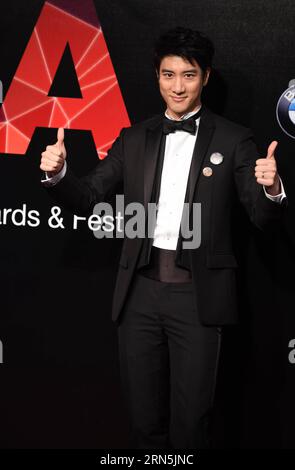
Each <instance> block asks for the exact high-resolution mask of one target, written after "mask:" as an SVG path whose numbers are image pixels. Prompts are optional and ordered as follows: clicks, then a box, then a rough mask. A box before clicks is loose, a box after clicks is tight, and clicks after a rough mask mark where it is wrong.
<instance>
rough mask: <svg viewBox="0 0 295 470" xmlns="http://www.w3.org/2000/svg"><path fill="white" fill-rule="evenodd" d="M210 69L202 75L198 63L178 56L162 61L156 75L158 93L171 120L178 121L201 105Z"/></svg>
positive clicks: (168, 57)
mask: <svg viewBox="0 0 295 470" xmlns="http://www.w3.org/2000/svg"><path fill="white" fill-rule="evenodd" d="M209 74H210V69H207V71H206V72H205V73H203V71H202V69H201V67H200V66H199V65H198V63H197V62H196V61H195V60H193V64H191V63H190V62H189V61H188V60H186V59H183V58H182V57H179V56H166V57H164V58H163V59H162V61H161V64H160V69H159V74H158V79H159V87H160V92H161V95H162V97H163V99H164V100H165V102H166V104H167V111H168V114H169V116H170V117H172V118H173V119H179V118H180V117H181V116H182V115H183V114H186V113H188V112H190V111H194V109H195V108H196V107H197V106H199V105H200V104H201V93H202V89H203V86H205V85H206V84H207V82H208V78H209Z"/></svg>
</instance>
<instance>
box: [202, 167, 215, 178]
mask: <svg viewBox="0 0 295 470" xmlns="http://www.w3.org/2000/svg"><path fill="white" fill-rule="evenodd" d="M212 173H213V170H212V168H210V166H205V168H203V175H204V176H211V175H212Z"/></svg>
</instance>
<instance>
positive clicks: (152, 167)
mask: <svg viewBox="0 0 295 470" xmlns="http://www.w3.org/2000/svg"><path fill="white" fill-rule="evenodd" d="M161 137H162V119H160V120H159V121H158V122H157V123H156V124H154V125H153V126H152V127H150V128H148V129H147V137H146V148H145V152H144V207H145V209H146V210H147V207H148V203H149V202H150V200H151V194H152V189H153V182H154V179H155V173H156V168H157V161H158V157H159V153H160V144H161Z"/></svg>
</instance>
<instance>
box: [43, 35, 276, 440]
mask: <svg viewBox="0 0 295 470" xmlns="http://www.w3.org/2000/svg"><path fill="white" fill-rule="evenodd" d="M213 53H214V48H213V45H212V43H211V41H210V40H209V39H208V38H206V37H204V36H203V35H201V34H200V33H199V32H197V31H194V30H191V29H186V28H176V29H173V30H170V31H168V32H167V33H165V34H163V35H162V36H161V37H160V38H159V40H158V41H157V43H156V47H155V68H156V73H157V77H158V83H159V88H160V92H161V95H162V97H163V99H164V101H165V103H166V112H165V115H160V116H156V117H154V118H152V119H149V120H146V121H144V122H142V123H139V124H136V125H133V126H131V127H130V128H125V129H122V131H121V133H120V135H119V137H118V138H117V139H116V141H115V142H114V144H113V146H112V148H111V149H110V151H109V152H108V155H107V157H106V158H105V159H104V160H103V161H101V162H99V163H98V164H97V166H96V167H95V168H94V169H93V171H91V173H90V174H89V175H87V176H86V177H83V178H77V177H76V176H75V175H74V174H73V172H72V171H71V168H70V165H67V164H66V148H65V144H64V132H63V129H59V130H58V140H57V142H56V144H54V145H49V146H48V147H47V148H46V150H45V151H44V152H43V153H42V159H41V165H40V167H41V169H42V170H43V171H45V172H46V179H44V180H43V184H44V186H46V187H47V188H48V191H49V193H50V194H51V195H52V196H53V197H54V198H55V199H56V200H57V201H58V202H59V203H61V204H63V205H64V206H65V207H67V208H68V209H70V210H71V211H73V212H75V213H81V214H91V211H92V210H93V207H94V206H95V204H96V203H97V202H101V201H105V200H107V199H108V198H109V197H110V195H111V194H112V191H114V188H115V187H116V184H117V183H118V182H119V181H122V180H123V182H124V196H125V204H126V205H127V204H129V203H132V202H139V203H141V204H142V205H143V206H144V208H145V209H146V212H147V208H148V204H149V203H155V204H157V211H156V220H155V225H154V230H153V233H152V237H148V236H145V237H143V238H139V237H138V238H128V237H127V236H126V237H125V239H124V244H123V248H122V254H121V257H120V261H119V270H118V277H117V283H116V287H115V293H114V299H113V314H112V318H113V320H114V321H115V323H116V325H117V327H118V338H119V354H120V370H121V378H122V385H123V390H124V394H125V396H126V400H127V403H128V409H129V413H130V424H131V431H132V436H133V443H132V446H134V447H138V448H171V447H172V448H183V449H186V448H196V449H198V448H206V447H208V446H209V435H208V429H207V426H208V416H209V411H210V409H211V407H212V404H213V399H214V391H215V384H216V375H217V366H218V360H219V353H220V341H221V334H222V326H223V325H226V324H233V323H235V322H236V319H237V305H236V285H235V271H236V268H237V261H236V258H235V255H234V252H233V240H232V232H231V227H232V222H233V221H232V215H233V207H234V205H235V202H236V201H237V200H239V201H240V202H241V203H242V205H243V206H244V207H245V209H246V211H247V213H248V215H249V217H250V219H251V221H252V222H253V223H254V224H255V225H256V226H257V227H258V228H259V229H262V230H263V229H265V228H268V227H274V226H275V225H277V224H278V223H279V222H280V219H281V216H282V212H283V208H284V205H285V204H284V198H285V194H284V190H283V187H282V182H281V180H280V178H279V176H278V173H277V168H276V160H275V156H274V151H275V147H276V145H277V142H272V143H271V145H270V146H269V148H268V153H267V156H266V157H265V158H257V151H256V147H255V145H254V143H253V140H252V133H251V132H250V130H248V129H246V128H244V127H242V126H240V125H237V124H234V123H232V122H230V121H228V120H226V119H224V118H222V117H220V116H217V115H215V114H214V113H212V112H211V111H209V110H208V109H206V108H205V107H204V106H202V105H201V94H202V89H203V87H204V86H206V84H207V82H208V79H209V76H210V71H211V63H212V58H213ZM184 203H187V204H188V207H189V208H190V223H191V222H194V220H191V217H192V215H191V214H192V213H193V211H192V208H193V206H194V204H196V203H199V204H201V227H198V229H201V244H200V246H199V247H198V248H195V247H193V246H192V245H191V246H185V245H184V241H185V240H184V237H183V232H182V231H181V230H180V227H181V220H182V215H183V208H184Z"/></svg>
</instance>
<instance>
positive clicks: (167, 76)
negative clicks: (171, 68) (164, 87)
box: [163, 72, 172, 78]
mask: <svg viewBox="0 0 295 470" xmlns="http://www.w3.org/2000/svg"><path fill="white" fill-rule="evenodd" d="M163 76H164V77H166V78H171V77H172V73H171V72H163Z"/></svg>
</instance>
